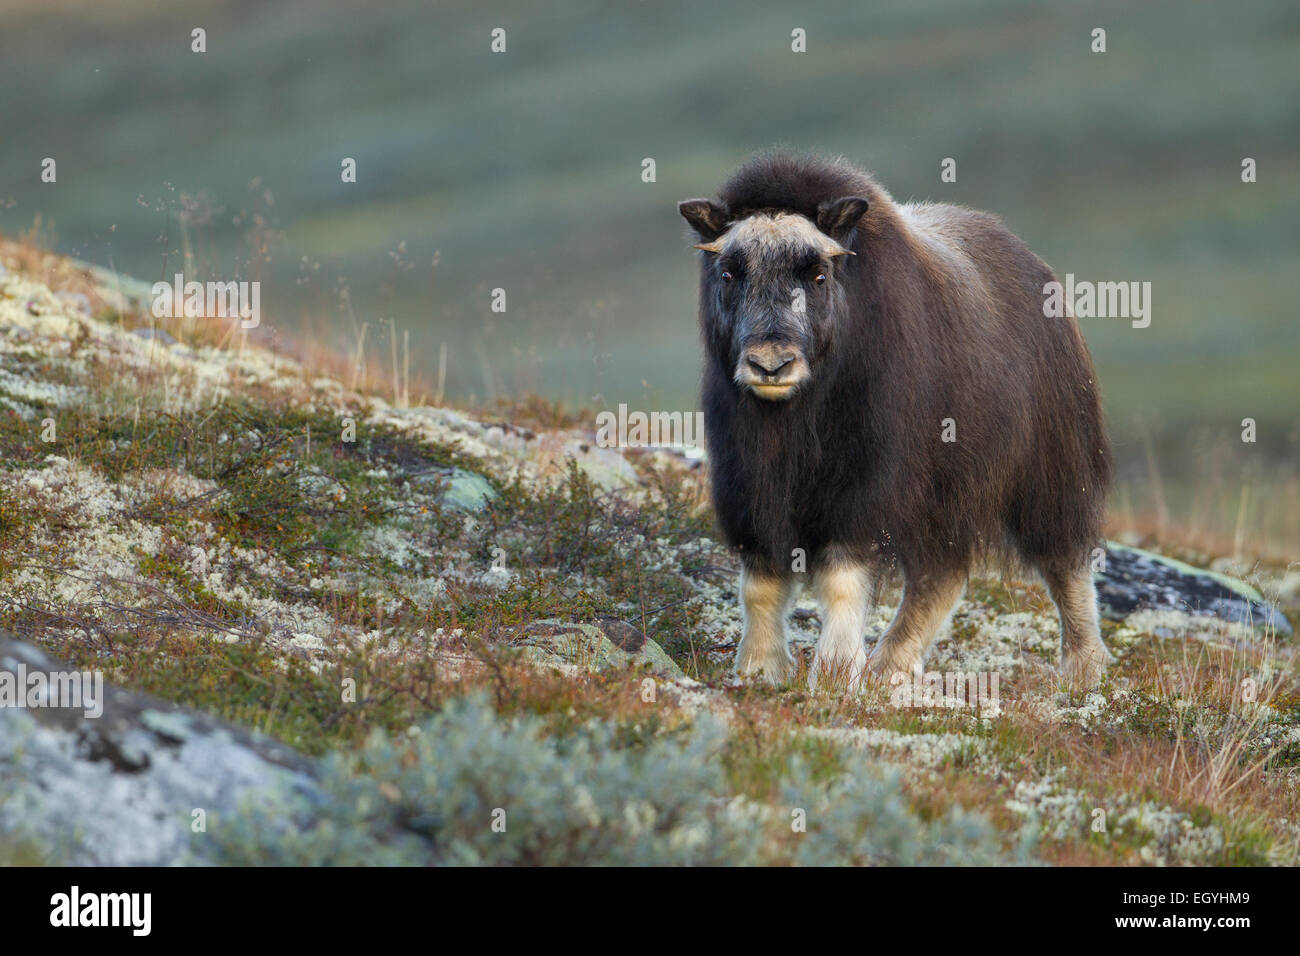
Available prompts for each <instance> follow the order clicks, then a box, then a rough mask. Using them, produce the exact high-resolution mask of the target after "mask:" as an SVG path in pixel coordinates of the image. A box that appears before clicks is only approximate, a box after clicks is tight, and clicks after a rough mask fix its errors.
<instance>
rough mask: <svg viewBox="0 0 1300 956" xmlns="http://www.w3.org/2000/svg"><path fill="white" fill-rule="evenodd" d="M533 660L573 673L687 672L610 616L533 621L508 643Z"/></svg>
mask: <svg viewBox="0 0 1300 956" xmlns="http://www.w3.org/2000/svg"><path fill="white" fill-rule="evenodd" d="M510 643H511V644H512V645H514V646H515V647H522V648H524V649H525V652H526V654H527V656H528V657H529V658H530V659H531V660H533V661H534V662H536V663H538V664H540V665H543V666H549V667H555V668H556V669H558V670H561V671H565V672H572V673H581V672H588V673H590V672H595V671H600V670H606V669H610V668H614V669H622V668H627V667H645V668H647V669H648V670H650V671H651V672H653V673H655V674H658V675H660V676H662V677H666V678H669V679H671V680H677V679H679V678H683V677H685V676H686V675H685V674H684V673H683V672H682V669H681V668H680V667H678V666H677V664H676V663H675V662H674V661H673V659H672V658H671V657H669V656H668V655H667V654H666V653H665V652H664V649H663V648H662V647H660V646H659V645H658V644H656V643H655V642H654V641H652V640H650V638H648V637H646V636H645V634H643V633H641V631H640V630H639V629H637V628H635V627H632V626H631V625H630V624H627V623H625V622H623V621H620V620H618V619H616V618H612V617H602V618H598V619H597V620H596V621H595V622H594V623H592V624H575V623H573V622H570V621H558V620H545V621H534V622H533V623H531V624H528V625H527V626H525V627H523V628H521V629H520V631H519V632H518V633H517V634H516V635H514V637H513V638H512V639H511V642H510Z"/></svg>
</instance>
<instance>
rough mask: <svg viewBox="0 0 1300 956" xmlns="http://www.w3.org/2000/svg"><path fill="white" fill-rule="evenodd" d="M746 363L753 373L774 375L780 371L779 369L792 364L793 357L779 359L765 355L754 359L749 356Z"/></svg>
mask: <svg viewBox="0 0 1300 956" xmlns="http://www.w3.org/2000/svg"><path fill="white" fill-rule="evenodd" d="M747 361H748V362H749V366H750V368H752V369H753V370H754V371H755V372H758V373H759V374H760V375H775V374H776V373H777V372H779V371H781V369H783V368H785V367H786V366H787V365H789V364H790V363H791V362H793V361H794V356H793V355H790V356H788V357H786V358H780V357H778V356H767V355H765V356H762V357H761V358H756V357H754V356H752V355H751V356H749V358H748V359H747Z"/></svg>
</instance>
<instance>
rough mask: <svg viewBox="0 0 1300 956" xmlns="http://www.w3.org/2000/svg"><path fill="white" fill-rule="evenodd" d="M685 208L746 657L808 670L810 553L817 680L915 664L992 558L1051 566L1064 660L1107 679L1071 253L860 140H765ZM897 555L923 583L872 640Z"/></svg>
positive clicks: (759, 671)
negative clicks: (777, 148) (1041, 251)
mask: <svg viewBox="0 0 1300 956" xmlns="http://www.w3.org/2000/svg"><path fill="white" fill-rule="evenodd" d="M679 209H680V211H681V214H682V216H684V217H685V219H686V220H687V222H688V223H690V225H691V227H692V228H693V229H694V231H695V232H696V234H697V235H698V236H699V243H698V246H697V248H699V249H700V250H701V253H700V331H701V333H702V336H703V341H704V349H705V362H704V375H703V398H702V404H703V409H704V415H705V431H706V441H707V446H708V451H709V460H710V471H711V483H712V493H713V503H714V507H715V510H716V513H717V519H718V523H719V525H720V528H721V530H722V533H723V534H724V536H725V538H726V539H727V541H728V543H729V544H730V545H731V546H732V547H733V548H735V549H736V550H737V551H738V552H739V554H740V557H741V561H742V565H743V570H742V573H741V581H740V594H741V602H742V611H743V619H744V629H743V635H742V639H741V642H740V647H739V649H738V651H737V655H736V670H737V673H738V674H740V675H742V676H744V675H761V676H762V677H765V678H767V679H768V680H770V681H772V682H774V683H775V682H780V681H783V680H785V679H786V678H788V677H789V676H790V671H791V665H792V660H791V656H790V651H789V649H788V646H787V639H786V630H785V621H786V616H787V613H788V612H789V610H790V606H791V604H792V602H793V599H794V597H795V589H796V586H797V585H798V584H799V583H800V582H801V581H802V580H803V579H804V578H805V577H810V578H811V583H812V585H813V588H814V591H815V593H816V595H817V599H818V601H819V603H820V605H821V621H822V632H821V636H820V639H819V641H818V644H817V651H816V654H815V658H814V665H813V668H812V673H811V676H810V680H811V682H812V684H813V686H816V682H817V680H818V676H819V674H820V675H829V676H832V677H834V678H835V679H837V680H844V679H847V681H848V683H849V686H850V687H853V688H856V687H857V686H858V685H859V684H860V682H861V680H862V678H863V676H864V675H867V674H874V675H878V676H881V677H888V678H892V677H893V675H895V674H897V673H898V672H900V671H902V672H910V671H911V669H912V668H913V667H916V666H919V665H920V662H921V659H922V657H923V655H924V653H925V651H926V648H927V647H928V646H929V644H930V642H931V640H932V639H933V638H934V636H935V633H936V632H937V631H938V630H939V628H940V627H941V626H942V625H943V624H944V622H945V621H946V620H947V618H948V616H949V615H950V614H951V612H952V609H953V607H954V606H955V604H956V603H957V601H958V599H959V598H960V597H961V595H962V592H963V590H964V588H965V584H966V580H967V577H968V575H969V573H970V570H971V568H972V567H973V566H975V565H976V564H977V563H978V564H983V563H984V561H985V560H986V559H993V560H994V561H997V562H999V563H1001V564H1002V565H1003V566H1004V567H1015V568H1019V569H1031V570H1033V571H1036V572H1038V573H1039V574H1041V576H1042V578H1043V579H1044V581H1045V582H1046V584H1047V587H1048V589H1049V590H1050V592H1051V596H1052V599H1053V600H1054V601H1055V603H1056V607H1057V609H1058V611H1059V612H1060V618H1061V671H1062V674H1063V676H1064V677H1066V678H1067V679H1068V680H1069V681H1070V682H1071V683H1073V684H1075V685H1082V686H1088V685H1092V684H1094V683H1095V682H1096V681H1097V680H1098V679H1099V677H1100V675H1101V672H1102V669H1103V667H1104V666H1105V664H1106V663H1107V661H1108V660H1109V659H1110V655H1109V653H1108V652H1107V650H1106V648H1105V646H1104V645H1103V644H1102V641H1101V636H1100V632H1099V629H1098V624H1097V603H1096V592H1095V590H1094V588H1093V584H1092V576H1091V573H1090V564H1091V562H1090V556H1091V553H1092V549H1093V548H1094V547H1096V546H1098V544H1099V541H1100V531H1101V521H1102V517H1103V511H1104V504H1105V494H1106V488H1107V485H1108V483H1109V481H1110V474H1111V458H1110V448H1109V443H1108V439H1107V436H1106V431H1105V427H1104V424H1103V421H1102V414H1101V406H1100V402H1099V399H1098V393H1097V384H1096V380H1095V375H1094V372H1093V366H1092V359H1091V356H1090V355H1089V352H1088V348H1087V346H1086V345H1085V344H1084V341H1083V337H1082V336H1081V335H1080V333H1079V329H1078V326H1077V324H1076V322H1075V320H1074V318H1073V316H1070V315H1067V316H1066V317H1064V318H1049V317H1046V316H1045V315H1044V309H1043V302H1044V286H1045V284H1046V283H1048V282H1052V281H1054V280H1055V278H1056V277H1055V275H1054V274H1053V273H1052V270H1051V269H1050V268H1049V267H1048V266H1047V265H1046V264H1045V263H1044V262H1043V261H1042V260H1041V259H1039V258H1038V257H1037V256H1036V255H1034V253H1032V252H1031V251H1030V250H1029V249H1028V247H1027V246H1026V245H1025V244H1024V243H1023V242H1022V241H1021V240H1020V239H1019V238H1017V237H1016V236H1015V235H1013V234H1012V233H1011V232H1010V231H1008V230H1007V228H1006V227H1005V226H1004V225H1003V224H1002V223H1001V221H1000V220H998V219H997V218H996V217H995V216H992V215H990V214H988V213H983V212H976V211H974V210H970V209H964V208H961V207H957V206H950V205H941V204H930V203H922V204H912V203H906V204H900V203H895V202H894V201H893V200H892V199H891V198H890V196H889V194H888V193H887V192H886V191H885V190H884V189H883V188H882V187H881V186H879V185H878V184H877V183H876V182H875V181H874V180H873V179H872V178H871V176H869V175H868V174H867V173H864V172H862V171H861V170H858V169H856V168H854V167H853V166H851V165H849V164H848V163H846V162H844V161H842V160H839V161H828V160H824V159H820V158H813V157H805V156H791V155H785V154H764V155H760V156H757V157H755V158H753V159H751V160H750V161H749V162H747V163H746V164H745V165H744V166H742V167H741V168H740V169H739V170H738V171H737V172H736V173H735V174H734V175H732V177H731V178H730V179H729V180H728V181H727V183H726V184H725V185H724V186H723V187H722V189H721V191H720V193H719V196H718V199H717V200H716V201H714V200H708V199H690V200H686V201H685V202H682V203H681V204H680V205H679ZM889 568H897V569H898V570H899V571H900V572H901V574H902V578H903V598H902V603H901V605H900V607H899V608H898V613H897V614H896V615H895V617H894V619H893V621H892V623H890V625H889V627H888V628H887V629H886V631H885V632H884V634H883V635H882V636H881V637H880V639H879V640H878V641H877V642H876V644H875V647H874V648H873V650H872V651H871V653H870V654H868V653H867V649H866V646H865V640H864V636H865V635H864V630H865V615H866V611H867V607H868V603H869V601H870V600H872V598H873V596H874V590H875V588H876V586H877V584H878V582H879V580H880V575H881V573H882V572H883V571H885V570H887V569H889ZM804 572H806V573H804Z"/></svg>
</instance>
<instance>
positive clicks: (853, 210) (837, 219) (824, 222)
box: [817, 196, 867, 242]
mask: <svg viewBox="0 0 1300 956" xmlns="http://www.w3.org/2000/svg"><path fill="white" fill-rule="evenodd" d="M866 211H867V201H866V200H865V199H863V198H862V197H861V196H843V197H841V198H839V199H832V200H830V201H829V202H824V203H822V204H821V205H820V206H818V207H817V228H818V229H820V230H821V231H822V232H824V233H826V235H828V236H830V237H831V238H832V239H834V240H835V241H836V242H844V241H845V240H846V239H848V237H849V233H851V232H852V231H853V229H854V227H855V226H856V225H857V224H858V220H859V219H861V218H862V214H863V213H865V212H866Z"/></svg>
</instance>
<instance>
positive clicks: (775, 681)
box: [736, 650, 794, 687]
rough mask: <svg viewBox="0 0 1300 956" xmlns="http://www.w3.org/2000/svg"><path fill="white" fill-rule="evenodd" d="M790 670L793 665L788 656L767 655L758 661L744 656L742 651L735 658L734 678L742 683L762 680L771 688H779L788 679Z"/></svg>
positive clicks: (753, 657) (756, 658)
mask: <svg viewBox="0 0 1300 956" xmlns="http://www.w3.org/2000/svg"><path fill="white" fill-rule="evenodd" d="M792 670H794V663H793V661H791V660H790V657H789V656H788V655H786V656H784V657H780V656H776V655H769V656H768V657H766V658H761V659H760V658H758V657H756V656H749V655H746V654H745V653H744V651H743V650H742V651H741V653H740V654H739V655H737V657H736V676H737V677H738V678H740V679H741V680H743V681H750V680H762V681H765V682H766V683H768V684H771V685H772V686H773V687H780V686H781V685H782V684H784V683H785V682H786V681H787V680H789V679H790V672H791V671H792Z"/></svg>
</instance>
